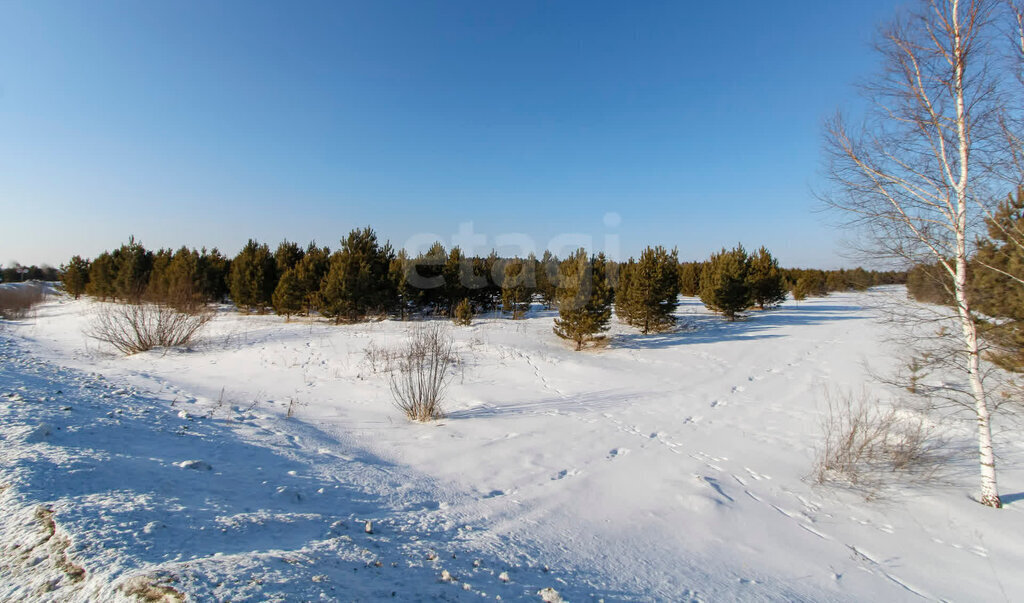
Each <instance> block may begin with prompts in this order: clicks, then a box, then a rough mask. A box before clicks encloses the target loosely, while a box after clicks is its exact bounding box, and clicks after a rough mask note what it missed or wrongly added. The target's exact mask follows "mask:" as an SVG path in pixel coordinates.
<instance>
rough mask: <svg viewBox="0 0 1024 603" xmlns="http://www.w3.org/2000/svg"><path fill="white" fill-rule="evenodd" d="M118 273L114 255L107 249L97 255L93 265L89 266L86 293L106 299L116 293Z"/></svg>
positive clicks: (102, 299)
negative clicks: (115, 282) (115, 284)
mask: <svg viewBox="0 0 1024 603" xmlns="http://www.w3.org/2000/svg"><path fill="white" fill-rule="evenodd" d="M116 275H117V263H116V261H115V259H114V256H113V255H112V254H111V253H110V252H107V251H104V252H103V253H101V254H100V255H98V256H96V259H95V260H93V262H92V265H91V266H89V282H88V284H87V285H86V289H85V290H86V293H88V294H89V295H92V296H93V297H98V298H100V300H101V301H106V300H107V298H108V297H114V296H115V295H116V289H115V287H114V277H115V276H116Z"/></svg>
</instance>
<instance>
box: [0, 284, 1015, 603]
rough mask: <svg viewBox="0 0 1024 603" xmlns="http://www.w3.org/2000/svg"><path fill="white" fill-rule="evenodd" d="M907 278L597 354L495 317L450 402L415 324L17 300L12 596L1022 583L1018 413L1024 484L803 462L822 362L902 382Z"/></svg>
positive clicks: (545, 330) (847, 592) (622, 343)
mask: <svg viewBox="0 0 1024 603" xmlns="http://www.w3.org/2000/svg"><path fill="white" fill-rule="evenodd" d="M896 294H897V295H898V294H899V292H898V291H897V292H896ZM884 295H885V294H884V293H879V292H871V293H864V294H855V293H850V294H834V295H832V296H830V297H828V298H824V299H816V300H808V301H805V302H800V303H799V304H796V303H793V302H790V303H788V304H786V305H784V306H783V307H782V308H780V309H778V310H774V311H771V312H755V313H752V315H751V316H750V318H749V319H748V320H745V321H740V322H736V323H727V322H724V321H723V320H722V319H720V318H718V317H715V316H712V315H710V314H709V313H707V311H706V310H704V308H703V306H702V305H701V304H700V303H699V301H697V300H694V299H686V298H684V300H683V304H682V305H681V307H680V310H679V314H680V329H679V330H678V332H675V333H671V334H665V335H640V334H637V333H635V332H633V331H632V330H631V329H628V328H625V327H622V326H620V325H615V326H614V328H613V333H614V339H613V341H612V343H611V345H610V346H609V347H607V348H605V349H602V350H592V351H587V352H582V353H580V352H575V351H572V349H571V347H570V346H568V345H567V344H565V343H563V342H562V341H560V340H559V339H558V338H556V337H555V336H554V335H553V334H552V333H551V326H552V320H553V316H554V315H553V313H551V312H543V311H536V312H534V313H532V314H531V315H530V317H529V318H527V319H525V320H521V321H512V320H508V319H501V318H483V319H480V320H477V321H476V322H474V324H473V326H471V327H468V328H454V329H453V330H452V333H453V335H454V337H455V340H456V347H457V350H458V352H459V354H460V356H461V358H462V363H461V365H460V366H459V369H458V375H457V376H456V378H455V381H454V383H453V385H452V387H451V389H450V390H449V395H448V410H449V416H448V417H447V418H446V419H444V420H442V421H438V422H436V423H432V424H412V423H409V422H407V421H406V420H405V419H404V418H403V417H402V416H401V415H400V414H399V412H398V411H397V410H395V409H394V408H393V406H392V405H391V397H390V393H389V391H388V386H387V381H386V379H385V377H384V376H383V375H382V374H381V372H379V370H378V371H377V372H375V371H374V367H373V366H371V363H370V362H368V361H367V359H366V355H365V349H366V347H367V346H368V345H369V344H371V343H372V344H374V345H376V346H384V347H386V346H390V345H396V344H398V343H399V342H400V341H401V340H402V339H403V338H404V337H405V333H406V330H407V329H408V328H409V326H410V325H409V323H401V322H394V321H385V322H377V323H368V324H359V325H349V326H333V325H328V324H325V323H321V322H310V321H303V320H295V321H293V322H290V323H286V322H285V321H284V319H283V318H280V317H276V316H244V315H240V314H236V313H232V312H222V313H220V314H219V315H218V317H217V318H216V319H215V320H214V321H213V322H212V323H211V324H210V326H209V329H208V330H207V331H206V332H205V333H204V336H203V338H202V341H201V342H200V343H199V344H197V345H196V346H194V348H193V349H192V350H190V351H175V350H171V351H158V352H149V353H144V354H139V355H136V356H131V357H120V356H115V355H112V354H111V353H109V351H107V350H105V349H104V348H102V347H101V346H100V345H99V344H97V343H96V342H95V341H93V340H91V339H88V338H87V337H86V336H85V335H83V330H84V329H85V328H86V327H87V325H88V321H89V316H90V314H91V313H92V312H94V311H95V308H96V303H95V302H90V301H85V300H82V301H71V300H69V299H67V298H56V299H53V300H51V301H49V302H48V303H46V304H45V305H43V306H41V307H40V308H39V309H38V311H37V312H36V315H35V316H34V317H33V318H32V319H30V320H27V321H21V322H19V323H6V324H5V325H3V326H0V538H2V542H0V599H3V600H12V601H13V600H33V599H34V600H50V599H54V600H100V601H109V600H115V599H117V598H119V597H124V596H126V595H127V594H128V593H136V594H138V595H139V596H142V595H143V594H144V593H147V594H148V595H149V596H151V597H154V598H157V597H160V596H164V597H166V598H167V600H174V598H175V597H178V596H179V593H180V594H184V595H187V596H188V598H190V599H194V600H229V599H230V600H233V601H242V600H260V601H262V600H373V599H379V598H391V597H395V598H396V599H400V600H409V599H436V598H446V599H467V600H476V599H482V598H491V599H494V598H497V597H501V598H502V599H519V598H533V599H537V600H539V599H540V595H539V594H538V591H541V590H542V589H546V588H551V589H554V590H556V591H557V592H558V593H560V595H561V596H562V597H564V598H566V599H568V600H572V601H576V600H589V599H604V600H606V601H611V600H638V599H639V600H653V599H657V600H676V601H680V600H710V601H723V600H733V599H740V600H764V599H783V600H794V599H795V600H801V599H802V600H814V601H820V600H915V599H918V598H925V599H945V600H960V601H978V600H1013V599H1020V598H1021V597H1022V596H1024V571H1022V570H1021V568H1022V567H1024V515H1022V511H1024V472H1022V471H1021V469H1020V467H1021V460H1022V458H1024V440H1022V439H1021V438H1019V437H1017V436H1016V435H1015V434H1014V433H1013V432H1003V433H1002V435H1000V436H999V438H998V440H997V443H998V448H997V451H998V452H999V453H1000V463H1001V464H1000V480H1001V481H1000V486H1001V489H1002V492H1003V494H1004V502H1006V503H1007V504H1006V507H1005V508H1004V509H1002V510H993V509H989V508H987V507H983V506H981V505H979V504H977V503H975V502H973V501H972V500H971V499H970V495H971V494H972V493H973V492H974V490H975V487H976V482H977V479H976V468H975V464H974V463H973V459H972V458H971V456H970V454H969V453H968V454H964V455H963V456H962V458H961V459H960V461H961V462H959V463H958V464H957V465H955V466H954V467H952V468H951V472H950V474H949V475H948V476H947V477H946V481H947V483H945V484H942V485H934V486H929V487H906V488H904V489H894V490H892V491H890V492H888V494H887V495H886V496H885V497H883V498H882V499H880V500H875V501H872V502H865V501H864V499H863V497H860V496H858V495H857V494H856V493H853V492H849V491H844V490H836V489H826V488H822V487H818V486H814V485H812V484H811V483H810V481H809V480H807V479H806V478H807V476H808V474H809V473H810V472H811V467H812V462H813V456H814V447H815V446H816V445H817V444H818V441H819V439H820V429H819V427H818V424H819V420H820V417H821V411H822V408H823V391H824V389H825V388H832V389H834V390H841V389H846V390H851V391H860V390H861V389H862V388H863V387H865V386H866V387H868V388H869V389H870V390H871V391H874V392H877V393H880V394H882V395H883V396H890V397H891V396H892V395H899V394H900V392H896V391H890V392H887V390H885V388H884V387H882V386H880V385H877V384H873V383H872V381H871V379H870V378H869V377H868V369H867V368H866V365H870V367H872V368H873V369H875V370H882V369H884V368H885V367H887V366H893V365H894V363H895V362H896V361H895V360H893V356H894V354H895V353H896V352H897V350H894V349H892V348H890V347H888V346H887V345H886V344H884V343H883V340H884V335H885V331H886V330H887V329H888V328H889V327H888V326H886V325H885V324H884V323H882V322H881V321H880V320H878V317H877V316H876V312H875V311H874V310H872V309H870V308H871V306H872V303H873V302H874V301H877V300H878V299H879V298H880V297H882V296H884ZM903 393H904V394H905V392H903ZM289 408H290V409H291V411H292V414H293V415H294V416H293V417H291V418H289V417H288V416H287V415H288V414H289ZM960 433H961V434H962V441H961V442H960V443H961V444H963V445H964V446H966V447H968V448H969V446H970V442H971V439H970V436H971V433H970V424H969V423H965V424H964V425H963V427H962V429H961V431H960ZM367 522H370V527H371V528H372V533H368V531H367ZM147 588H148V589H149V590H148V591H146V589H147ZM172 589H173V590H172ZM548 592H550V591H548ZM547 596H548V597H549V598H550V597H551V595H550V594H548V595H547Z"/></svg>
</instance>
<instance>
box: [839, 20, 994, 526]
mask: <svg viewBox="0 0 1024 603" xmlns="http://www.w3.org/2000/svg"><path fill="white" fill-rule="evenodd" d="M997 8H998V5H997V3H996V2H995V0H991V1H990V0H921V2H920V6H919V9H918V11H917V12H914V13H908V14H905V15H903V16H901V17H900V18H898V19H897V20H896V21H894V23H893V24H892V25H891V26H890V27H888V28H887V29H886V30H884V31H883V33H882V36H881V38H880V41H879V43H878V46H877V49H878V51H879V53H880V54H881V55H882V58H883V72H882V74H881V76H880V77H878V78H876V80H875V81H873V82H872V83H871V84H870V85H867V86H865V87H864V90H865V93H866V96H867V97H868V99H869V101H870V102H871V108H870V109H869V110H868V112H867V115H866V118H865V120H864V124H863V127H862V128H858V129H857V130H856V131H854V130H852V129H851V127H850V124H849V123H848V120H846V119H844V118H843V117H842V116H837V117H836V118H834V119H832V120H831V121H830V122H829V123H828V124H827V126H826V148H827V152H828V154H829V176H830V177H831V179H832V182H833V184H834V186H833V187H832V189H831V190H830V191H829V192H828V193H826V194H825V195H823V196H824V198H825V200H826V202H827V203H828V204H829V205H831V206H832V207H834V208H836V209H839V210H842V211H843V212H846V213H844V214H843V215H846V216H848V217H849V218H850V219H849V223H850V224H851V225H854V226H858V227H862V228H861V230H860V232H861V233H863V234H864V236H865V239H864V242H865V243H866V246H865V249H866V250H868V251H869V252H870V253H871V255H872V256H873V257H875V258H879V259H886V260H899V261H901V262H902V263H904V264H905V265H912V264H917V263H928V264H937V265H938V266H940V268H941V270H942V271H943V272H944V273H945V274H946V275H948V286H949V288H950V290H951V293H952V296H953V299H954V300H955V301H954V305H955V309H956V314H955V319H954V320H955V322H956V325H957V328H956V331H957V332H958V335H957V339H958V341H959V344H958V345H957V346H956V352H955V353H956V354H958V356H959V359H958V361H957V362H956V363H955V364H957V365H959V366H963V367H964V370H965V372H966V377H967V380H968V382H969V390H968V401H969V404H970V408H971V409H972V411H973V416H974V418H975V419H976V424H977V437H978V454H979V464H980V469H981V497H980V502H981V503H982V504H984V505H988V506H991V507H1000V506H1001V502H1000V499H999V490H998V487H997V484H996V465H995V455H994V453H993V447H992V428H991V420H990V415H991V404H990V400H989V394H988V392H986V388H985V383H984V379H983V377H984V373H983V367H982V365H981V363H982V358H981V349H980V345H979V338H978V330H977V326H976V322H975V319H974V316H973V314H972V310H971V306H970V302H969V300H968V297H967V283H968V281H967V277H968V275H967V269H968V259H969V254H970V251H971V250H970V245H971V242H972V241H973V240H974V237H975V232H977V229H978V228H979V226H980V224H981V220H982V218H983V217H984V215H985V211H984V210H983V208H984V207H986V202H987V200H988V199H995V198H996V196H995V195H994V194H993V192H992V190H991V188H992V186H993V183H992V176H991V172H990V171H989V170H987V169H985V166H989V165H993V164H994V161H993V156H994V155H996V154H998V153H999V148H998V147H999V146H1000V144H999V143H1000V141H1001V136H1000V133H999V122H1000V116H1001V115H1002V114H1001V111H1002V109H1003V108H1004V105H1003V103H1002V99H1001V97H1000V95H999V84H1000V83H1001V81H1000V78H999V77H998V74H996V73H994V71H993V65H992V56H993V54H992V52H993V50H992V48H991V44H992V43H993V42H994V40H995V39H996V38H997V37H998V28H996V27H995V24H994V21H993V19H994V14H995V11H996V9H997Z"/></svg>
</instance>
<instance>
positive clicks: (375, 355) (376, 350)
mask: <svg viewBox="0 0 1024 603" xmlns="http://www.w3.org/2000/svg"><path fill="white" fill-rule="evenodd" d="M397 357H398V351H397V350H392V349H390V348H386V347H384V346H379V345H377V344H376V343H374V342H372V341H371V342H370V345H368V346H366V349H364V350H363V360H365V361H366V364H367V365H368V366H369V367H370V370H371V371H373V372H374V373H390V372H391V369H392V368H393V367H394V364H395V359H396V358H397Z"/></svg>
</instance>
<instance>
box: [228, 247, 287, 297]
mask: <svg viewBox="0 0 1024 603" xmlns="http://www.w3.org/2000/svg"><path fill="white" fill-rule="evenodd" d="M276 273H277V264H276V262H275V261H274V256H273V255H272V254H271V253H270V248H269V247H267V245H266V244H265V243H258V242H256V241H255V240H254V239H249V242H248V243H246V244H245V247H243V248H242V250H241V251H240V252H238V255H237V256H235V259H234V260H232V261H231V274H230V282H229V288H230V291H231V300H232V301H233V302H235V305H236V306H238V308H239V309H245V310H247V311H253V310H256V311H258V312H263V310H264V308H266V307H267V306H269V305H270V304H271V303H272V299H271V297H272V296H273V294H274V289H275V288H276V287H277V274H276Z"/></svg>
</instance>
